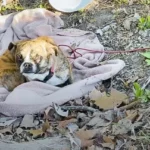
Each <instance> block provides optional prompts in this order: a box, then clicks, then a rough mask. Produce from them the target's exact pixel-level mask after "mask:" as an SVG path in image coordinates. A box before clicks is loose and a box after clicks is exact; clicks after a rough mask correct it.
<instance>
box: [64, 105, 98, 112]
mask: <svg viewBox="0 0 150 150" xmlns="http://www.w3.org/2000/svg"><path fill="white" fill-rule="evenodd" d="M61 108H62V109H64V110H82V111H90V112H96V111H99V110H98V109H94V108H92V107H87V106H62V107H61Z"/></svg>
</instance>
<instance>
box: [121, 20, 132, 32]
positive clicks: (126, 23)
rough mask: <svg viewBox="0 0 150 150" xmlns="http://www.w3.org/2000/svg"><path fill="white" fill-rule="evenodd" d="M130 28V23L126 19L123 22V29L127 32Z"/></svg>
mask: <svg viewBox="0 0 150 150" xmlns="http://www.w3.org/2000/svg"><path fill="white" fill-rule="evenodd" d="M130 26H131V21H130V20H129V19H126V20H125V21H124V22H123V27H124V28H125V29H127V30H130Z"/></svg>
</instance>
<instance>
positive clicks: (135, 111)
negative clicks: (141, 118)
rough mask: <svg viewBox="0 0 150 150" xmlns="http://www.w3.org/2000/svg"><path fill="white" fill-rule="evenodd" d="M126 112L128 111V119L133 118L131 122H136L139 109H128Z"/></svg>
mask: <svg viewBox="0 0 150 150" xmlns="http://www.w3.org/2000/svg"><path fill="white" fill-rule="evenodd" d="M126 113H127V117H126V119H129V120H131V122H134V121H135V119H136V118H137V116H138V111H137V110H133V111H131V110H129V111H126Z"/></svg>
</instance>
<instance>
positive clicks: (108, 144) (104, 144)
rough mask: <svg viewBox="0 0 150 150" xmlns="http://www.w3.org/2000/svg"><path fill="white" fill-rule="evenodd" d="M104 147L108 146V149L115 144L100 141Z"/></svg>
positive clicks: (112, 147)
mask: <svg viewBox="0 0 150 150" xmlns="http://www.w3.org/2000/svg"><path fill="white" fill-rule="evenodd" d="M101 145H102V146H103V147H104V148H110V149H114V148H115V145H114V144H113V143H102V144H101Z"/></svg>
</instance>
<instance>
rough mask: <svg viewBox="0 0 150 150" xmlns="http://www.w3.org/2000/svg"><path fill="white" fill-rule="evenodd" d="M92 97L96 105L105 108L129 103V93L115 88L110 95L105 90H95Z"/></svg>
mask: <svg viewBox="0 0 150 150" xmlns="http://www.w3.org/2000/svg"><path fill="white" fill-rule="evenodd" d="M90 99H91V100H92V101H93V102H94V104H95V105H96V106H98V107H99V108H101V109H104V110H108V109H113V108H115V107H119V106H120V105H121V104H127V103H128V97H127V95H126V94H124V93H122V92H119V91H117V90H115V89H111V93H110V96H108V95H107V94H106V93H105V92H103V93H101V92H100V91H97V90H94V91H92V92H91V94H90Z"/></svg>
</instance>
